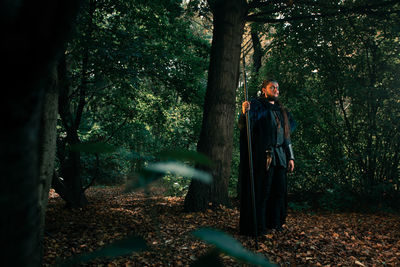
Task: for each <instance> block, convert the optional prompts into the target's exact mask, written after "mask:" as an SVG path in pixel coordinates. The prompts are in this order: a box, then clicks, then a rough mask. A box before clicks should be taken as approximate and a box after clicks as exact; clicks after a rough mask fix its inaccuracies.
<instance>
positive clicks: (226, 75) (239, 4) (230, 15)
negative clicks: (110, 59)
mask: <svg viewBox="0 0 400 267" xmlns="http://www.w3.org/2000/svg"><path fill="white" fill-rule="evenodd" d="M209 4H210V7H211V11H212V14H213V26H214V28H213V40H212V48H211V54H210V67H209V70H208V82H207V92H206V96H205V102H204V113H203V124H202V130H201V133H200V138H199V142H198V145H197V150H198V151H199V152H201V153H204V154H206V155H208V156H209V157H210V158H211V159H212V160H213V161H214V163H215V167H213V168H212V170H211V173H212V175H213V177H214V179H213V182H212V184H211V186H209V185H206V184H204V183H202V182H199V181H196V180H192V182H191V184H190V187H189V192H188V194H187V195H186V198H185V209H186V210H189V211H198V210H202V209H204V208H206V207H207V206H208V203H209V202H212V203H214V204H228V181H229V176H230V167H231V158H232V144H233V139H232V138H233V127H232V126H233V124H234V121H235V117H234V112H235V89H236V87H237V84H238V81H239V62H240V47H241V43H242V34H243V27H244V23H245V21H244V18H245V15H246V12H247V9H246V1H244V0H226V1H209Z"/></svg>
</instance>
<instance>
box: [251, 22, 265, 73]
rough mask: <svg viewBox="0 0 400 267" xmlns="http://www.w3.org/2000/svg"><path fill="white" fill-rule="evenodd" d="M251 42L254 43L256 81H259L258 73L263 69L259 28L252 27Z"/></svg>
mask: <svg viewBox="0 0 400 267" xmlns="http://www.w3.org/2000/svg"><path fill="white" fill-rule="evenodd" d="M250 34H251V41H252V42H253V68H254V76H255V78H254V79H257V76H258V72H259V70H260V69H261V59H262V55H263V53H262V47H261V42H260V37H258V30H257V26H256V25H254V24H252V25H251V32H250Z"/></svg>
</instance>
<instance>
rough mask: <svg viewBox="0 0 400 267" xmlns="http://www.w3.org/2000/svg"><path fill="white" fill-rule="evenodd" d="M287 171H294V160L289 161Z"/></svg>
mask: <svg viewBox="0 0 400 267" xmlns="http://www.w3.org/2000/svg"><path fill="white" fill-rule="evenodd" d="M287 169H288V171H289V172H293V170H294V160H292V159H291V160H289V163H288V168H287Z"/></svg>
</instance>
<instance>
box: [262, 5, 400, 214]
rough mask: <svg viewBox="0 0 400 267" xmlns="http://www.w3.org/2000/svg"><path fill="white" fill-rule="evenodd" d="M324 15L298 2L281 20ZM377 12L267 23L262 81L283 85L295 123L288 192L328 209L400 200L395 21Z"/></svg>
mask: <svg viewBox="0 0 400 267" xmlns="http://www.w3.org/2000/svg"><path fill="white" fill-rule="evenodd" d="M357 4H362V3H361V2H360V1H356V2H355V3H352V4H351V5H357ZM343 5H344V6H346V5H350V3H349V2H348V1H344V2H343ZM327 11H329V10H324V7H323V6H306V5H304V6H301V5H299V6H297V7H294V8H292V9H289V10H288V11H287V13H285V14H284V16H285V17H294V16H297V15H299V14H305V13H310V12H314V13H318V12H327ZM382 14H383V15H382V16H380V17H379V18H378V17H374V16H363V15H360V16H354V15H353V14H349V15H341V16H337V17H334V16H332V17H321V18H317V19H312V20H311V19H310V20H301V21H292V22H289V23H285V24H280V25H274V26H270V27H273V28H274V34H273V36H272V37H273V41H272V43H271V44H270V45H269V47H270V49H269V52H268V54H267V55H266V64H265V66H264V67H263V68H262V69H261V75H260V76H261V77H271V76H272V77H275V78H276V79H277V80H278V81H279V82H280V88H281V89H282V90H281V98H282V102H283V103H284V104H285V105H286V106H288V107H289V109H290V111H291V113H292V114H293V115H294V118H295V119H296V121H297V122H298V127H297V129H296V131H295V132H294V133H293V134H292V142H293V147H294V151H295V153H296V171H295V173H294V174H293V175H291V176H289V180H288V183H289V190H290V191H291V192H293V193H297V194H299V193H303V194H304V192H310V193H319V194H320V195H321V196H323V197H322V199H320V204H321V205H322V206H323V207H326V208H329V209H336V208H338V209H341V208H344V207H346V205H349V203H356V202H357V201H360V200H363V201H367V199H368V198H370V197H373V199H374V201H372V199H370V200H369V201H368V202H369V203H373V204H371V205H382V204H384V203H389V199H390V200H394V199H400V190H399V184H400V180H399V170H400V161H399V157H398V156H397V155H398V153H397V150H398V148H399V147H400V135H399V131H398V130H399V126H400V125H399V120H398V119H397V120H395V119H394V118H395V117H397V118H398V117H400V106H399V99H400V96H399V90H398V89H399V85H400V82H399V79H398V75H396V73H398V72H399V70H400V65H399V63H400V57H399V53H397V52H395V51H400V46H399V42H398V39H399V37H400V36H399V32H398V27H397V26H396V25H398V24H399V18H398V17H397V16H394V15H391V14H390V13H389V12H387V10H385V12H383V13H382ZM266 30H268V29H266ZM269 34H271V32H269ZM389 180H390V181H391V182H390V184H389V185H387V186H386V184H387V181H389ZM383 185H385V186H383ZM382 186H383V187H384V188H385V190H379V188H382ZM388 192H391V193H390V197H389V194H388ZM310 195H312V194H310ZM314 195H315V194H314ZM333 203H335V204H333ZM353 207H356V206H353Z"/></svg>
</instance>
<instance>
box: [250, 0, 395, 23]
mask: <svg viewBox="0 0 400 267" xmlns="http://www.w3.org/2000/svg"><path fill="white" fill-rule="evenodd" d="M304 3H306V2H304ZM398 3H400V0H393V1H387V2H384V3H380V4H374V5H365V6H357V7H352V8H345V7H340V6H339V7H333V6H332V8H336V9H337V10H335V11H333V12H327V13H321V14H314V15H300V16H293V17H288V18H281V19H275V18H265V17H262V16H263V15H264V14H265V12H261V13H256V14H252V15H248V16H247V17H246V21H252V22H263V23H279V22H290V21H298V20H306V19H313V18H321V17H334V16H340V15H347V14H360V15H389V14H393V13H400V10H392V11H390V10H384V11H383V8H382V7H387V6H390V5H395V4H398ZM264 4H265V3H264ZM377 8H379V9H380V10H381V11H376V9H377Z"/></svg>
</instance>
